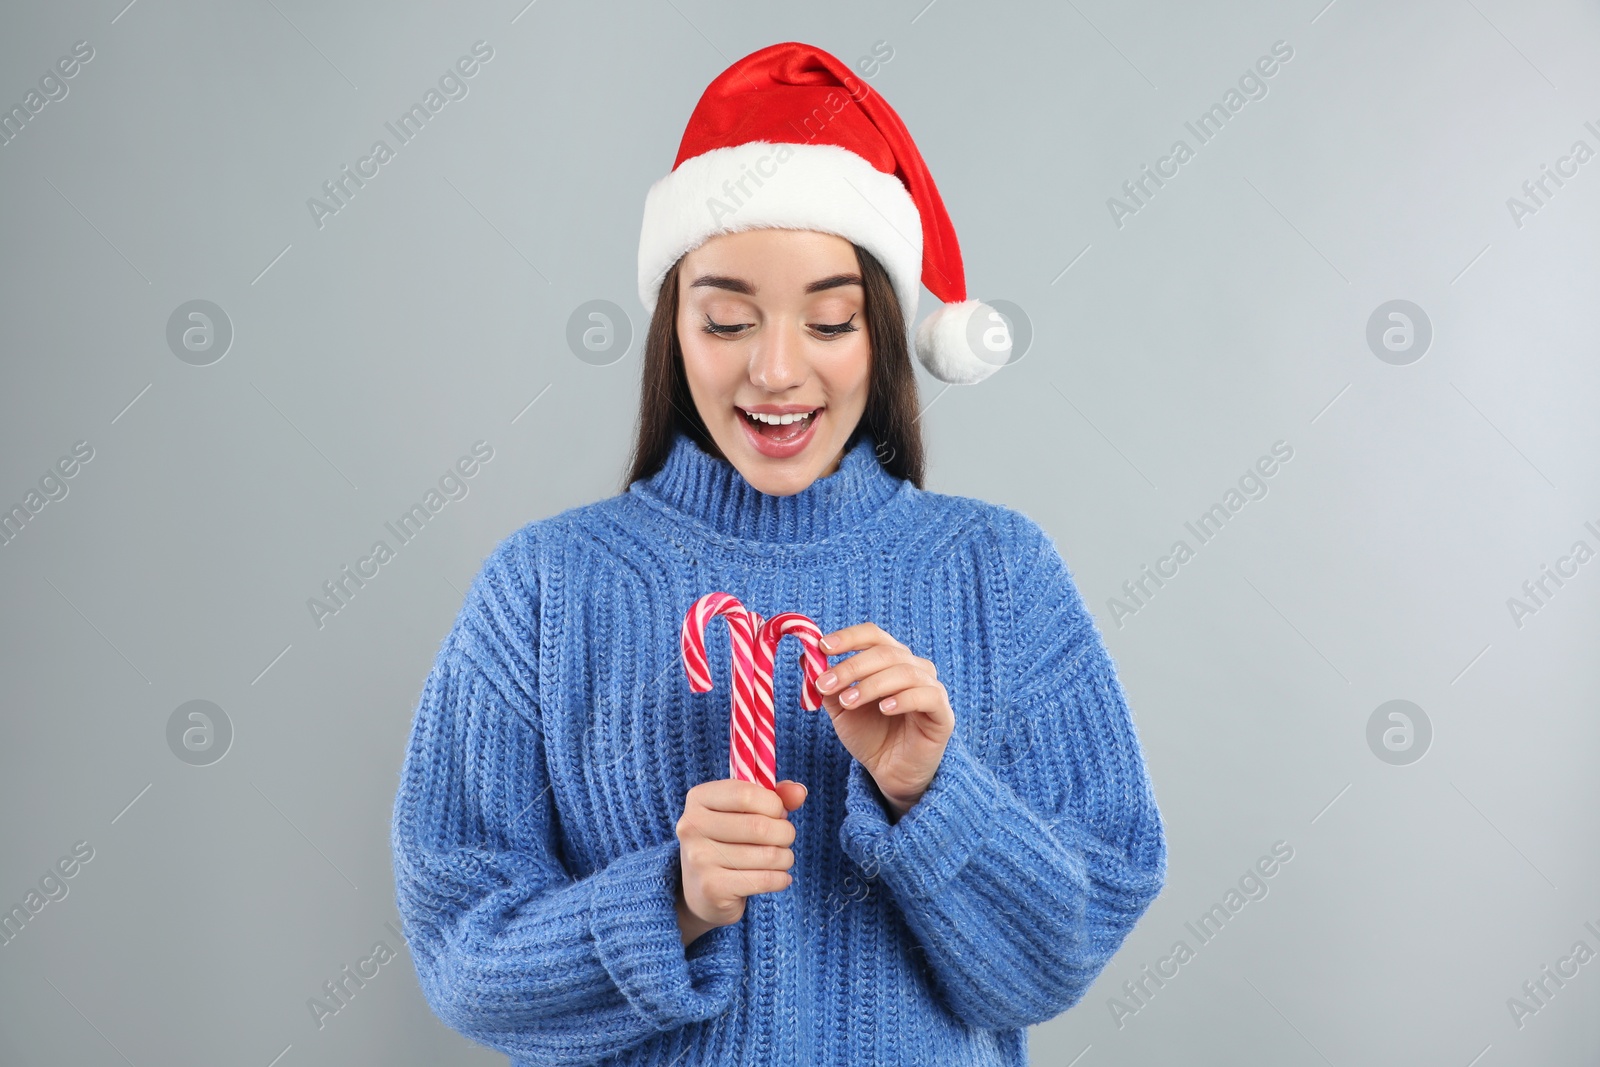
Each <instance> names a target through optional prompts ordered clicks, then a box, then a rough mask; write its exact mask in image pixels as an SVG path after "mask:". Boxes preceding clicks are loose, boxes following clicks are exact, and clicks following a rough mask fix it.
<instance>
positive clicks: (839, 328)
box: [813, 314, 861, 337]
mask: <svg viewBox="0 0 1600 1067" xmlns="http://www.w3.org/2000/svg"><path fill="white" fill-rule="evenodd" d="M854 318H855V315H853V314H852V315H851V316H850V318H848V319H845V320H844V321H843V322H840V323H835V324H833V325H817V326H815V327H813V329H815V330H816V331H817V332H818V333H820V334H823V335H825V336H827V337H838V336H839V335H840V334H846V333H855V332H856V331H857V330H859V329H861V327H859V326H852V325H851V320H853V319H854Z"/></svg>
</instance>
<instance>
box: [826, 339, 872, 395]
mask: <svg viewBox="0 0 1600 1067" xmlns="http://www.w3.org/2000/svg"><path fill="white" fill-rule="evenodd" d="M817 366H818V370H819V371H820V372H821V373H822V374H823V376H824V377H825V378H826V380H827V385H828V391H829V392H831V393H833V394H834V395H835V396H840V397H842V396H847V395H852V394H857V393H865V392H866V390H867V382H868V380H869V379H870V378H871V376H872V341H871V339H870V338H869V337H867V335H866V331H865V330H863V331H861V332H860V333H856V334H851V335H850V339H849V341H847V342H841V343H839V344H837V345H830V346H829V351H828V353H827V356H826V357H825V358H824V359H822V360H821V361H819V363H818V365H817Z"/></svg>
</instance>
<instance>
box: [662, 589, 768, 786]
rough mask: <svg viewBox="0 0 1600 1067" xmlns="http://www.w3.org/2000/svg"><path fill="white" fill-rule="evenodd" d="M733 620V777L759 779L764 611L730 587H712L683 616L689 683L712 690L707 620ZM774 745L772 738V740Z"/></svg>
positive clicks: (730, 760) (730, 733)
mask: <svg viewBox="0 0 1600 1067" xmlns="http://www.w3.org/2000/svg"><path fill="white" fill-rule="evenodd" d="M718 615H721V616H724V617H725V618H726V619H727V620H728V639H729V641H730V642H731V648H732V668H733V670H732V673H733V679H732V687H731V688H732V701H731V704H732V711H731V714H730V715H729V718H728V777H730V778H738V779H741V780H743V781H747V782H749V781H756V780H757V777H756V774H755V772H754V771H753V770H752V769H751V768H752V767H753V766H756V765H759V763H760V759H759V754H758V753H757V751H756V748H755V745H756V735H757V733H758V730H757V727H756V723H755V707H756V695H755V692H754V689H753V684H754V681H753V679H754V659H755V654H756V649H757V647H758V641H757V635H758V633H759V632H760V627H761V625H762V622H763V620H762V618H761V616H759V615H757V614H755V613H754V612H752V611H750V610H749V609H748V608H746V607H745V606H744V605H743V604H742V603H740V602H739V598H738V597H735V596H731V595H729V594H727V593H707V594H706V595H705V596H703V597H701V598H700V599H699V600H696V601H695V602H694V606H693V607H691V608H690V609H689V611H688V613H687V614H686V615H684V618H683V634H682V645H683V667H684V671H685V673H686V674H687V675H688V676H689V688H690V689H692V690H694V691H695V692H696V693H709V692H710V691H711V664H710V661H709V660H708V659H707V658H706V645H705V628H706V623H708V622H710V621H711V619H713V618H715V617H716V616H718ZM769 748H770V741H769Z"/></svg>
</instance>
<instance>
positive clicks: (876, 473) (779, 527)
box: [628, 430, 911, 544]
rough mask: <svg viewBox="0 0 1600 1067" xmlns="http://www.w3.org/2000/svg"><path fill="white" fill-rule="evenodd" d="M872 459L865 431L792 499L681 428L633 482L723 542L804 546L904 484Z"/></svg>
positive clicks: (863, 515) (873, 509)
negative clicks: (758, 483) (833, 466)
mask: <svg viewBox="0 0 1600 1067" xmlns="http://www.w3.org/2000/svg"><path fill="white" fill-rule="evenodd" d="M910 484H911V483H909V482H907V481H905V480H903V479H900V478H896V477H894V476H893V475H891V474H890V473H889V472H888V471H887V470H885V469H884V468H883V465H882V464H881V463H879V462H878V456H877V452H876V450H875V442H874V440H873V438H872V435H871V434H870V433H866V432H863V433H862V434H861V437H860V439H859V440H858V441H857V442H856V444H855V446H854V447H852V448H851V449H850V450H849V451H848V452H846V453H845V454H844V457H843V458H842V459H841V460H840V461H839V469H838V470H836V471H834V472H833V473H832V474H830V475H828V476H827V477H826V478H818V479H817V480H816V481H814V482H812V483H811V484H810V485H808V486H806V487H805V488H804V489H802V490H800V492H798V493H794V494H792V495H790V496H769V495H767V494H766V493H763V492H761V491H760V490H759V489H757V488H755V487H754V486H753V485H751V484H750V483H749V482H748V481H746V480H745V477H744V475H743V474H740V473H739V470H738V468H737V467H735V466H734V465H733V464H732V463H729V462H728V461H727V460H726V459H719V458H717V457H714V456H712V455H710V454H709V453H707V452H705V451H704V450H702V449H701V448H700V446H699V445H698V444H696V443H695V441H694V440H693V439H692V438H691V437H689V436H688V435H687V434H685V433H683V432H682V431H681V430H680V431H679V432H678V434H677V436H676V437H675V438H674V440H673V443H672V450H671V452H670V453H668V455H667V460H666V463H665V464H664V465H663V466H662V468H661V469H660V470H659V471H657V472H656V473H655V474H654V475H652V476H651V477H649V478H647V479H644V480H643V481H638V482H634V483H633V484H632V485H631V486H629V487H628V491H629V492H632V493H639V494H642V495H644V496H646V497H649V498H651V499H653V500H654V501H655V502H657V503H659V504H663V505H665V506H667V507H668V508H670V509H673V510H675V511H678V512H681V513H682V514H683V515H685V516H687V517H689V518H690V519H692V520H694V521H695V522H697V523H699V524H701V525H703V526H705V527H707V528H709V529H710V530H711V531H713V532H714V533H716V534H720V535H722V536H723V537H728V538H734V539H737V540H741V541H761V542H767V543H771V544H804V543H808V542H815V541H823V540H827V539H829V538H832V537H835V536H837V535H839V534H842V533H845V532H847V531H849V530H851V529H854V528H855V527H857V526H859V525H861V524H862V523H863V522H865V521H867V520H868V519H869V518H871V517H872V516H873V515H874V514H876V513H877V512H878V511H879V510H880V509H882V508H883V506H884V505H886V504H887V503H888V502H889V501H890V500H891V499H892V498H893V497H894V495H895V494H896V493H898V492H899V491H900V490H901V488H902V487H904V486H909V485H910Z"/></svg>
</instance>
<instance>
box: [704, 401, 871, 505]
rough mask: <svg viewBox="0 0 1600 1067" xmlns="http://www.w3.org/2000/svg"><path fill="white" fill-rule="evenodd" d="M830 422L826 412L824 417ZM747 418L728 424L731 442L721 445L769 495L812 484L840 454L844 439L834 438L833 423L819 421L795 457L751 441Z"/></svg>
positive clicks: (742, 471) (747, 478) (789, 493)
mask: <svg viewBox="0 0 1600 1067" xmlns="http://www.w3.org/2000/svg"><path fill="white" fill-rule="evenodd" d="M822 421H824V422H825V421H826V415H824V416H823V420H822ZM742 422H743V420H742V419H741V420H740V421H739V422H736V423H734V424H733V425H731V426H729V427H728V433H729V434H731V435H732V437H733V440H731V441H719V442H718V447H720V448H721V449H722V453H723V455H724V456H725V457H727V459H728V460H729V462H731V463H733V465H734V467H735V468H736V469H737V470H738V471H739V473H740V474H742V475H743V476H744V479H745V481H747V482H749V483H750V484H751V486H753V487H754V488H755V489H757V490H759V491H760V492H762V493H765V494H767V495H768V496H792V495H794V494H795V493H798V492H800V491H801V490H803V489H805V488H806V487H807V486H809V485H811V484H812V483H813V482H815V481H816V480H817V479H818V478H820V477H821V476H822V472H823V471H824V470H826V469H827V468H828V467H829V466H830V461H831V460H832V459H833V458H834V457H835V456H837V455H838V453H839V449H840V447H841V446H842V442H840V441H834V440H833V439H832V438H833V436H834V435H833V434H832V433H830V432H828V431H830V430H831V429H832V427H831V426H826V425H822V424H819V425H818V426H816V427H815V429H814V430H813V431H812V432H811V435H810V440H809V441H807V443H806V444H805V446H804V447H803V448H802V449H801V450H800V451H799V452H796V453H795V454H793V455H791V456H784V457H776V456H769V455H766V454H764V453H762V452H761V451H760V450H758V449H757V447H756V446H755V444H754V443H753V442H752V441H751V439H750V436H749V434H748V433H747V431H746V429H745V427H744V426H743V425H742V424H741V423H742Z"/></svg>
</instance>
